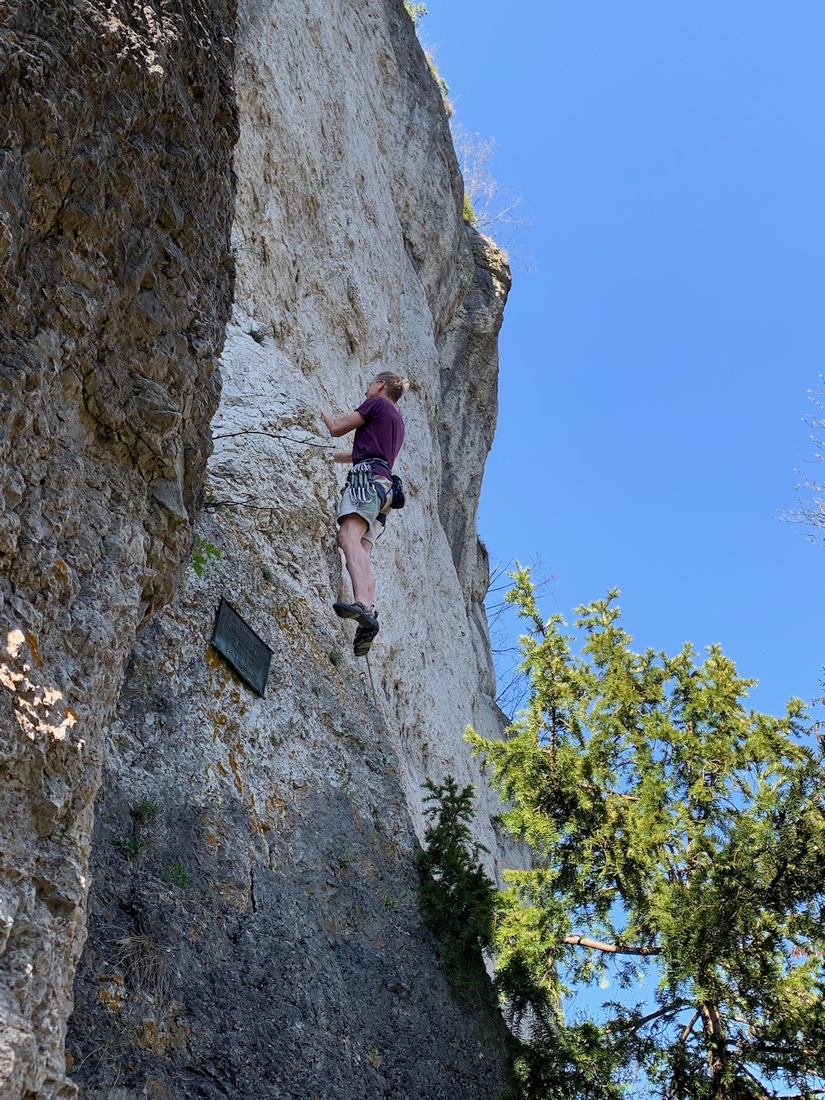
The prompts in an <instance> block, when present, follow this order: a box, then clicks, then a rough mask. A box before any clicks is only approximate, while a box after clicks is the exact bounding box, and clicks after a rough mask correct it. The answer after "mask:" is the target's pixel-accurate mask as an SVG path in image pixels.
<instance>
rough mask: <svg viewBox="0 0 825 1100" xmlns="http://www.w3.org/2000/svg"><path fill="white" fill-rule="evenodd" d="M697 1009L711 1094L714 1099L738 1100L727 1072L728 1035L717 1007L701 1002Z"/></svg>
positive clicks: (736, 1090)
mask: <svg viewBox="0 0 825 1100" xmlns="http://www.w3.org/2000/svg"><path fill="white" fill-rule="evenodd" d="M699 1011H700V1012H701V1014H702V1028H703V1030H704V1034H705V1048H706V1050H707V1052H708V1064H709V1066H710V1078H711V1088H712V1090H713V1096H714V1097H715V1098H716V1100H739V1090H738V1089H737V1087H736V1085H735V1083H734V1082H733V1081H731V1080H730V1078H729V1075H728V1072H727V1070H728V1066H729V1064H730V1058H729V1055H728V1037H727V1035H726V1034H725V1029H724V1027H723V1026H722V1017H721V1015H720V1012H719V1008H718V1006H717V1005H715V1004H702V1005H700V1006H699Z"/></svg>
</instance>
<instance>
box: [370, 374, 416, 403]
mask: <svg viewBox="0 0 825 1100" xmlns="http://www.w3.org/2000/svg"><path fill="white" fill-rule="evenodd" d="M409 388H410V383H409V382H408V381H407V379H406V378H402V377H401V375H400V374H393V372H392V371H391V370H384V371H381V373H380V374H376V376H375V378H373V380H372V382H370V384H369V385H368V386H367V397H388V398H389V399H390V401H392V402H393V404H396V403H397V402H398V401H400V400H401V398H402V397H403V396H404V394H405V393H406V392H407V390H408V389H409Z"/></svg>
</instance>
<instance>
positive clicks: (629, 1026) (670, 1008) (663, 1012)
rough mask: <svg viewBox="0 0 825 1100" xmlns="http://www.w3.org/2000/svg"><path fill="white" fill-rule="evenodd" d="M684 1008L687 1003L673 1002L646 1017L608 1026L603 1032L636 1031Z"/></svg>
mask: <svg viewBox="0 0 825 1100" xmlns="http://www.w3.org/2000/svg"><path fill="white" fill-rule="evenodd" d="M686 1006H687V1001H674V1002H673V1004H672V1005H666V1007H665V1008H660V1009H659V1010H658V1011H657V1012H650V1013H648V1015H647V1016H642V1017H641V1019H639V1020H635V1019H634V1020H626V1021H619V1022H618V1023H617V1024H610V1025H608V1026H607V1027H606V1028H605V1031H608V1032H610V1031H638V1030H639V1028H640V1027H644V1026H645V1024H649V1023H652V1022H653V1021H654V1020H658V1019H660V1018H661V1017H662V1016H674V1015H675V1014H676V1013H677V1012H681V1011H682V1009H683V1008H685V1007H686Z"/></svg>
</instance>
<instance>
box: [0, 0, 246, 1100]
mask: <svg viewBox="0 0 825 1100" xmlns="http://www.w3.org/2000/svg"><path fill="white" fill-rule="evenodd" d="M232 8H233V4H232V2H231V0H210V3H209V4H198V5H192V4H191V3H189V2H188V0H180V2H178V0H168V2H165V3H163V4H160V3H153V4H137V3H133V2H127V0H121V2H115V3H112V2H109V0H49V3H45V4H44V3H40V2H38V0H0V488H2V494H3V499H2V503H0V550H2V559H0V616H2V622H0V651H1V652H0V684H2V687H0V707H1V708H2V718H1V719H0V738H2V777H1V778H0V833H1V834H2V835H1V836H0V952H1V953H2V955H1V957H0V1095H2V1097H3V1098H4V1100H5V1098H14V1097H18V1096H26V1097H35V1096H37V1097H50V1096H55V1095H57V1094H59V1093H60V1094H62V1092H63V1090H64V1084H63V1080H64V1064H63V1053H62V1046H63V1035H64V1031H65V1023H66V1019H67V1017H68V1014H69V1012H70V1010H71V986H72V979H73V974H74V969H75V965H76V962H77V958H78V956H79V954H80V950H81V948H82V945H83V938H84V909H85V903H86V893H87V887H88V869H87V867H88V856H89V847H90V833H91V826H92V806H93V802H94V798H95V794H96V791H97V786H98V782H99V775H100V763H101V759H102V748H101V733H100V731H101V726H102V725H103V723H104V722H105V720H106V719H107V717H108V715H109V712H110V710H111V706H112V703H113V701H114V699H115V698H116V696H117V693H118V691H119V689H120V687H121V684H122V681H123V672H124V666H125V663H126V659H127V658H128V655H129V652H130V650H131V648H132V645H133V643H134V638H135V633H136V630H137V628H138V627H139V625H140V624H141V623H142V622H144V621H146V619H147V617H148V616H149V615H150V614H151V613H152V612H153V611H154V610H156V609H157V608H158V607H160V606H161V605H162V604H163V603H164V602H165V601H166V600H168V599H169V597H170V596H171V594H172V592H173V590H174V588H175V586H176V583H177V579H178V573H179V567H180V561H181V559H182V557H184V555H185V554H186V552H187V550H188V546H189V543H190V541H191V530H192V529H191V523H192V520H193V518H194V516H195V514H196V511H197V506H198V503H199V500H200V497H201V495H202V481H203V473H204V468H205V462H206V458H207V456H208V454H209V453H210V449H211V446H210V437H209V421H210V419H211V417H212V414H213V412H214V409H215V407H216V404H217V400H218V396H219V382H218V378H219V375H218V373H217V371H216V365H217V357H218V355H219V354H220V351H221V348H222V345H223V335H224V325H225V322H226V319H227V315H228V312H229V307H230V300H231V293H232V286H231V284H232V261H231V255H230V253H229V229H230V224H231V219H232V202H233V189H232V174H231V151H232V145H233V143H234V140H235V137H236V118H235V109H234V97H233V91H232V84H231V80H232V66H233V56H232V41H231V35H232V25H233V10H232ZM69 1091H71V1090H69Z"/></svg>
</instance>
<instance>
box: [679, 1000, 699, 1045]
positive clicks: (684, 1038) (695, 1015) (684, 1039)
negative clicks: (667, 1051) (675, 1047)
mask: <svg viewBox="0 0 825 1100" xmlns="http://www.w3.org/2000/svg"><path fill="white" fill-rule="evenodd" d="M701 1015H702V1013H701V1010H700V1009H698V1008H697V1009H696V1011H695V1012H694V1013H693V1016H692V1017H691V1019H690V1021H689V1022H688V1025H687V1027H686V1028H685V1030H684V1031H683V1032H682V1034H681V1035H680V1036H679V1042H680V1044H681V1045H682V1046H684V1045H685V1043H686V1042H687V1041H688V1039H689V1038H690V1033H691V1031H693V1029H694V1028H695V1027H696V1021H697V1020H698V1019H699V1017H700V1016H701Z"/></svg>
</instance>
